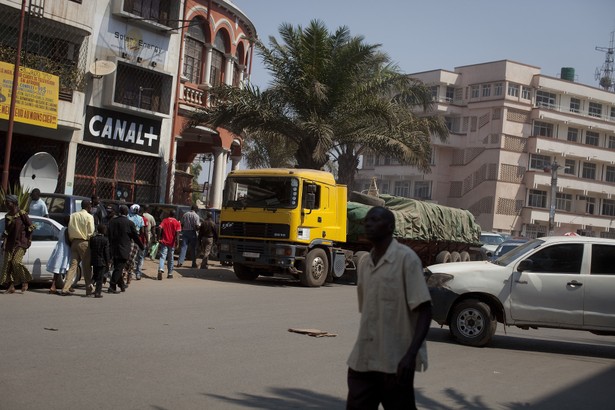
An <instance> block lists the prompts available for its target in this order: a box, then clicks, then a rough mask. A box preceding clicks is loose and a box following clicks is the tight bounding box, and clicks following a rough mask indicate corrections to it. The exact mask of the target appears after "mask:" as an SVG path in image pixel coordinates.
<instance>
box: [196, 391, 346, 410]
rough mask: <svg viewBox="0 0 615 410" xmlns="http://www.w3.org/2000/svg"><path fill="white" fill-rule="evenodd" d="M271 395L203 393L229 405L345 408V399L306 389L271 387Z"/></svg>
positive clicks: (268, 407)
mask: <svg viewBox="0 0 615 410" xmlns="http://www.w3.org/2000/svg"><path fill="white" fill-rule="evenodd" d="M269 391H270V393H271V396H263V395H258V394H248V393H239V394H238V397H227V396H221V395H218V394H211V393H203V394H204V395H205V396H208V397H213V398H215V399H218V400H220V401H222V402H225V403H227V404H229V405H231V404H232V405H233V406H237V407H246V408H252V409H322V410H332V409H343V408H344V407H345V405H346V402H345V400H342V399H340V398H338V397H334V396H329V395H327V394H322V393H317V392H314V391H311V390H306V389H283V388H270V389H269Z"/></svg>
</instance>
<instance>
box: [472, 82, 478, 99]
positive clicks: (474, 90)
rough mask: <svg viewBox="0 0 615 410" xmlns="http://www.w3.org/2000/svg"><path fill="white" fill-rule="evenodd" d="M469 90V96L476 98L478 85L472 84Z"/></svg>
mask: <svg viewBox="0 0 615 410" xmlns="http://www.w3.org/2000/svg"><path fill="white" fill-rule="evenodd" d="M471 90H472V91H471V98H478V96H479V94H478V85H473V86H472V88H471Z"/></svg>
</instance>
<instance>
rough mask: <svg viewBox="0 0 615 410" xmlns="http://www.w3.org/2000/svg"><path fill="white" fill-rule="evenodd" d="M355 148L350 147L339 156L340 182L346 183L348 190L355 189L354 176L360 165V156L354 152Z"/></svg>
mask: <svg viewBox="0 0 615 410" xmlns="http://www.w3.org/2000/svg"><path fill="white" fill-rule="evenodd" d="M353 151H354V150H353V149H348V150H347V151H345V152H344V153H343V154H341V155H340V156H339V157H338V158H337V165H338V167H339V168H338V177H337V179H338V182H339V183H340V184H345V185H346V186H347V187H348V192H350V191H352V190H353V189H354V178H355V176H356V174H357V168H358V167H359V158H357V156H356V154H355V153H354V152H353Z"/></svg>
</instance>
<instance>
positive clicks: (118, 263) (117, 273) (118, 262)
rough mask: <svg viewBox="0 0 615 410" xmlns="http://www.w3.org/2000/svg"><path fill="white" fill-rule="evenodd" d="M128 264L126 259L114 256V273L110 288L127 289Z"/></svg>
mask: <svg viewBox="0 0 615 410" xmlns="http://www.w3.org/2000/svg"><path fill="white" fill-rule="evenodd" d="M125 265H126V259H122V258H113V274H112V275H111V281H110V282H109V289H111V290H117V287H118V286H119V288H120V289H121V290H123V289H126V285H125V284H124V276H123V273H124V266H125Z"/></svg>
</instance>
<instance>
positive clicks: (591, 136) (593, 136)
mask: <svg viewBox="0 0 615 410" xmlns="http://www.w3.org/2000/svg"><path fill="white" fill-rule="evenodd" d="M599 141H600V134H598V133H597V132H594V131H587V132H586V133H585V143H586V144H587V145H593V146H595V147H597V146H598V142H599Z"/></svg>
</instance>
